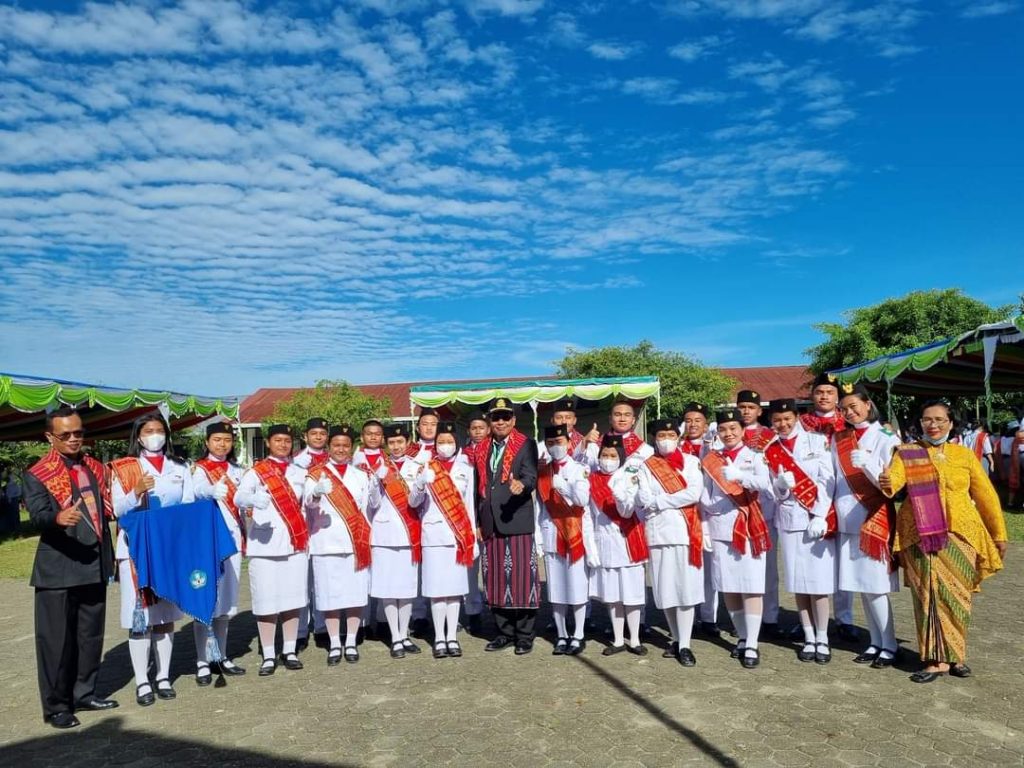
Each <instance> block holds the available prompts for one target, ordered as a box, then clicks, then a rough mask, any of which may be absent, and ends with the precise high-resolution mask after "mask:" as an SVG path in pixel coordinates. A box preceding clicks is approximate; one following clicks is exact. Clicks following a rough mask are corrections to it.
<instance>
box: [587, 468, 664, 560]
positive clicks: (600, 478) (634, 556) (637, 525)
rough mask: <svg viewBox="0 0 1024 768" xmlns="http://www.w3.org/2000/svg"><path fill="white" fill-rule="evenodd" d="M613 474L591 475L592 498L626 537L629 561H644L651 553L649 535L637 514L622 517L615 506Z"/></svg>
mask: <svg viewBox="0 0 1024 768" xmlns="http://www.w3.org/2000/svg"><path fill="white" fill-rule="evenodd" d="M611 479H612V476H611V475H602V474H598V473H596V472H595V473H594V474H592V475H591V476H590V498H591V499H593V501H594V503H595V504H597V508H598V509H600V510H601V512H602V513H603V514H604V515H605V517H607V518H608V519H609V520H611V521H612V522H613V523H615V525H617V526H618V527H619V531H621V532H622V536H623V537H624V538H625V539H626V552H627V553H628V554H629V562H631V563H642V562H644V561H645V560H646V559H647V558H648V557H650V555H651V550H650V548H649V547H648V546H647V537H646V536H644V524H643V523H642V522H640V520H639V519H638V518H637V516H636V515H633V516H632V517H622V515H620V514H619V509H618V507H616V506H615V496H614V494H613V493H612V489H611V485H610V481H611Z"/></svg>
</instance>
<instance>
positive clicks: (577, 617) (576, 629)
mask: <svg viewBox="0 0 1024 768" xmlns="http://www.w3.org/2000/svg"><path fill="white" fill-rule="evenodd" d="M588 605H590V603H584V604H583V605H577V606H575V607H574V608H573V609H572V615H573V624H574V626H573V628H572V636H573V637H574V638H576V639H577V640H582V639H583V625H584V624H585V623H586V621H587V606H588Z"/></svg>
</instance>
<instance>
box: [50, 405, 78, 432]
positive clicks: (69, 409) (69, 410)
mask: <svg viewBox="0 0 1024 768" xmlns="http://www.w3.org/2000/svg"><path fill="white" fill-rule="evenodd" d="M77 414H78V411H77V410H76V409H75V408H74V407H73V406H70V405H62V406H61V407H60V408H57V409H56V410H53V411H50V412H49V413H48V414H46V431H47V432H53V420H54V419H66V418H68V417H69V416H75V415H77Z"/></svg>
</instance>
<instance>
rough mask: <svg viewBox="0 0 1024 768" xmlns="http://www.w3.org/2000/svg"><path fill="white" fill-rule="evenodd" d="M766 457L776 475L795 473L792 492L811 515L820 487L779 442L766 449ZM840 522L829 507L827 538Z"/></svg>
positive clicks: (831, 507) (834, 510)
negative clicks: (794, 484) (794, 485)
mask: <svg viewBox="0 0 1024 768" xmlns="http://www.w3.org/2000/svg"><path fill="white" fill-rule="evenodd" d="M764 457H765V458H766V459H767V460H768V466H769V467H771V468H773V469H775V474H777V475H781V474H782V473H783V472H792V473H793V478H794V479H795V480H796V487H795V488H794V489H793V491H792V493H793V498H794V499H796V501H797V503H798V504H799V505H800V506H801V507H803V508H804V509H805V510H807V513H808V514H810V512H811V510H812V509H814V505H815V504H816V503H817V502H818V486H817V485H816V484H815V482H814V481H813V480H811V478H810V477H808V475H807V473H806V472H804V470H803V467H801V466H800V465H799V464H798V463H797V461H796V459H795V458H794V457H793V454H792V453H790V452H789V451H787V450H786V449H785V448H784V447H783V446H782V443H781V442H780V441H779V440H773V441H772V442H771V443H769V444H768V447H767V448H765V449H764ZM838 522H839V521H838V517H837V516H836V508H835V506H834V505H829V508H828V513H827V514H826V515H825V538H830V537H832V536H834V535H835V533H836V528H837V527H838Z"/></svg>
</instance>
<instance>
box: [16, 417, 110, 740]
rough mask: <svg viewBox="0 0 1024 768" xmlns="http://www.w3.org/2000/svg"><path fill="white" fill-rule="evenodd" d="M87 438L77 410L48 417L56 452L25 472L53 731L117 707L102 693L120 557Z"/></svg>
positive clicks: (45, 700)
mask: <svg viewBox="0 0 1024 768" xmlns="http://www.w3.org/2000/svg"><path fill="white" fill-rule="evenodd" d="M84 433H85V431H84V430H83V428H82V419H81V417H80V416H79V415H78V413H76V412H75V410H74V409H73V408H69V407H67V406H65V407H62V408H59V409H57V410H56V411H53V412H52V413H50V414H48V415H47V417H46V439H47V440H48V441H49V443H50V453H49V454H47V455H46V456H44V457H43V458H42V459H40V460H39V461H38V462H37V463H36V464H34V465H33V466H32V467H30V468H29V470H28V471H27V472H26V473H25V483H24V488H25V506H26V507H27V508H28V513H29V517H30V518H31V519H32V522H33V523H35V524H36V525H37V526H39V528H40V530H41V532H42V533H41V535H40V537H39V546H38V548H37V549H36V559H35V563H34V565H33V567H32V579H31V582H30V583H31V585H32V586H33V587H35V588H36V594H35V630H36V666H37V668H38V675H39V695H40V698H41V699H42V704H43V718H44V720H45V721H46V722H47V723H49V724H50V725H52V726H53V727H54V728H74V727H75V726H76V725H78V724H79V721H78V718H77V717H75V714H74V713H75V711H76V710H79V711H81V710H86V709H88V710H103V709H113V708H114V707H116V706H117V702H116V701H113V700H109V699H100V698H97V696H96V678H97V676H98V675H99V669H100V659H101V657H102V655H103V628H104V621H105V618H106V607H107V582H108V581H109V580H110V578H111V576H112V574H113V562H114V560H113V547H112V545H111V540H110V529H109V528H108V526H107V510H108V508H109V501H108V500H107V499H106V489H105V482H104V475H103V472H104V470H103V465H102V464H101V463H100V462H98V461H96V460H95V459H93V458H91V457H89V456H84V455H83V454H82V437H83V435H84Z"/></svg>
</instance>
